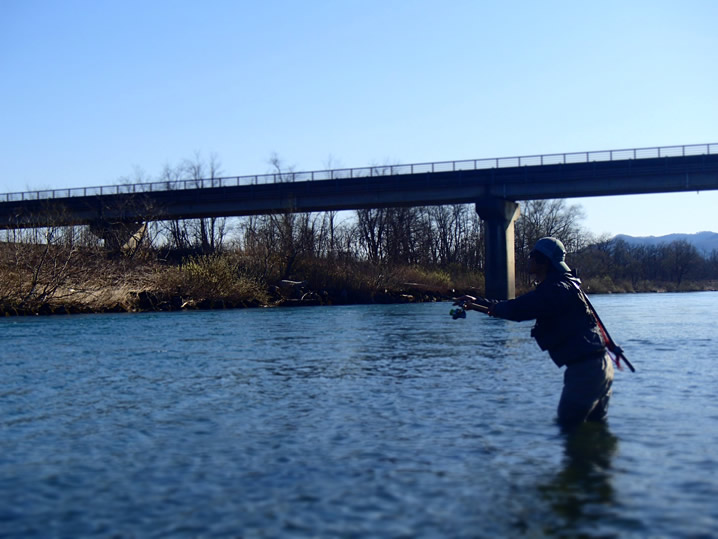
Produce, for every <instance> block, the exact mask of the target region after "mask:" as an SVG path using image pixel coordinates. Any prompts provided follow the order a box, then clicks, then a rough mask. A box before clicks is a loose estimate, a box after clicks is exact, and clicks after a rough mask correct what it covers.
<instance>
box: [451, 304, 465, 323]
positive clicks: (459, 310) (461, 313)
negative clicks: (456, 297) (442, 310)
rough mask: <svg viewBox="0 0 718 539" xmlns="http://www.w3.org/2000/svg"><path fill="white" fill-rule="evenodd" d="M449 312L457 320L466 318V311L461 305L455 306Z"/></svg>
mask: <svg viewBox="0 0 718 539" xmlns="http://www.w3.org/2000/svg"><path fill="white" fill-rule="evenodd" d="M449 314H450V315H451V318H453V319H454V320H457V319H459V318H466V311H465V310H464V308H463V307H461V306H458V307H454V308H453V309H451V310H450V311H449Z"/></svg>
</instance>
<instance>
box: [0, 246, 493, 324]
mask: <svg viewBox="0 0 718 539" xmlns="http://www.w3.org/2000/svg"><path fill="white" fill-rule="evenodd" d="M245 262H246V261H243V260H241V259H239V258H236V257H231V256H226V255H222V256H220V255H211V256H201V257H195V258H191V259H189V260H185V261H183V262H182V263H181V264H166V263H165V264H163V263H158V262H156V261H149V262H144V263H142V262H137V261H134V262H131V261H127V260H121V259H120V260H104V261H102V262H101V263H99V262H97V261H95V263H93V264H90V265H89V266H87V265H85V264H77V263H75V264H74V265H73V266H72V267H73V268H74V270H73V271H68V273H67V274H66V275H64V276H62V277H60V276H58V275H56V274H54V273H52V272H50V273H47V274H42V273H39V272H29V271H28V272H25V274H23V272H21V271H18V270H17V267H16V268H15V271H9V270H8V268H7V267H5V268H4V271H2V272H0V315H2V316H27V315H49V314H87V313H117V312H148V311H179V310H193V309H196V310H207V309H236V308H256V307H298V306H313V305H347V304H374V303H411V302H427V301H443V300H449V299H451V298H452V297H455V296H456V295H460V294H464V293H471V294H478V295H480V294H481V293H482V291H483V276H482V275H481V274H475V273H468V272H465V271H458V270H457V271H455V272H454V273H453V274H452V273H450V272H447V271H441V270H425V269H421V268H416V267H395V268H388V267H385V266H374V265H371V264H368V263H359V262H356V261H339V260H335V261H333V262H332V263H331V264H327V263H326V262H322V263H314V264H306V263H305V264H303V265H301V266H297V268H296V272H294V273H293V274H292V275H290V276H288V278H271V276H270V275H266V274H265V275H263V274H262V272H258V271H256V268H252V267H250V266H249V265H247V264H246V263H245ZM80 268H82V271H80Z"/></svg>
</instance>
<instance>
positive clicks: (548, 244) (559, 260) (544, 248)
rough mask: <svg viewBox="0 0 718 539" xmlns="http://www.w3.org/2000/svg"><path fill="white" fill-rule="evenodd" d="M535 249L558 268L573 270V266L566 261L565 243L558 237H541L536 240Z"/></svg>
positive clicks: (566, 270)
mask: <svg viewBox="0 0 718 539" xmlns="http://www.w3.org/2000/svg"><path fill="white" fill-rule="evenodd" d="M533 250H534V251H537V252H539V253H541V254H542V255H544V256H545V257H546V258H548V259H549V260H550V261H551V263H552V264H553V265H554V267H555V268H556V269H557V270H559V271H565V272H570V271H571V268H569V267H568V265H567V264H566V262H564V259H565V258H566V248H565V247H564V246H563V243H561V240H558V239H556V238H541V239H540V240H538V241H537V242H536V245H534V248H533Z"/></svg>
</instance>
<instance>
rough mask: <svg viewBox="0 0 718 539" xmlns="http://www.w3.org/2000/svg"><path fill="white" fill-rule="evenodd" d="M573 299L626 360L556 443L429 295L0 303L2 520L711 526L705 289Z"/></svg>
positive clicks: (465, 325)
mask: <svg viewBox="0 0 718 539" xmlns="http://www.w3.org/2000/svg"><path fill="white" fill-rule="evenodd" d="M592 299H593V302H594V305H595V306H596V308H597V309H598V311H599V313H600V314H601V317H602V319H603V321H604V322H605V324H606V326H607V327H608V329H609V331H610V332H611V334H612V336H613V337H614V338H615V339H616V341H618V342H619V343H620V344H621V345H622V346H623V348H624V349H625V351H626V355H627V356H628V358H629V359H630V360H631V362H632V363H633V364H634V366H635V367H636V369H637V371H638V372H636V373H635V374H634V373H630V372H629V371H617V373H616V380H615V382H614V394H613V398H612V402H611V407H610V410H609V421H608V424H607V425H606V426H605V427H595V428H584V429H582V430H580V431H579V432H577V433H575V434H574V435H571V436H565V435H563V434H561V433H560V431H559V428H558V427H557V425H556V424H555V415H556V405H557V403H558V397H559V395H560V391H561V384H562V374H563V372H562V371H561V370H559V369H558V368H556V367H555V365H554V364H553V363H552V362H551V360H550V359H549V358H548V356H547V355H546V354H545V353H543V352H541V351H540V350H539V349H538V347H537V346H536V344H535V342H534V341H533V340H532V339H531V338H530V335H529V332H530V328H531V323H514V322H509V321H504V320H498V319H491V318H488V317H486V316H484V315H481V314H479V313H469V315H468V317H467V318H466V319H463V320H452V319H451V317H450V316H449V310H450V308H451V306H450V304H449V303H425V304H404V305H376V306H365V305H364V306H341V307H311V308H297V309H288V308H285V309H248V310H233V311H208V312H181V313H148V314H103V315H81V316H80V315H76V316H53V317H28V318H6V319H2V320H0V344H1V348H0V379H1V380H2V383H1V385H0V536H2V537H23V538H25V537H95V536H97V537H492V536H528V537H541V536H578V535H583V536H602V537H606V536H608V537H610V536H616V537H618V536H620V537H647V536H653V537H656V536H661V537H678V536H683V537H685V536H692V537H701V536H703V537H709V536H716V535H718V503H716V500H718V450H716V448H717V447H718V401H717V399H716V387H717V386H718V362H717V361H716V359H717V356H718V352H717V350H718V327H717V326H716V322H715V320H716V313H717V312H718V293H713V292H704V293H686V294H636V295H615V296H594V297H593V298H592Z"/></svg>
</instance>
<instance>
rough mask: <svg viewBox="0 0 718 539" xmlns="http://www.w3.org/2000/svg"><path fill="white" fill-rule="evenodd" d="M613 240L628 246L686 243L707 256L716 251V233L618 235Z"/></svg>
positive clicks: (717, 242) (717, 235) (717, 248)
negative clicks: (681, 241) (623, 242)
mask: <svg viewBox="0 0 718 539" xmlns="http://www.w3.org/2000/svg"><path fill="white" fill-rule="evenodd" d="M613 239H614V241H615V240H623V241H625V242H626V243H628V244H629V245H661V244H668V243H672V242H674V241H679V240H683V241H687V242H688V243H690V244H691V245H693V246H694V247H695V248H696V249H698V252H700V253H701V254H704V255H709V254H711V253H712V252H713V250H718V233H716V232H707V231H706V232H697V233H695V234H666V235H665V236H629V235H627V234H618V235H616V236H615V237H614V238H613Z"/></svg>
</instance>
